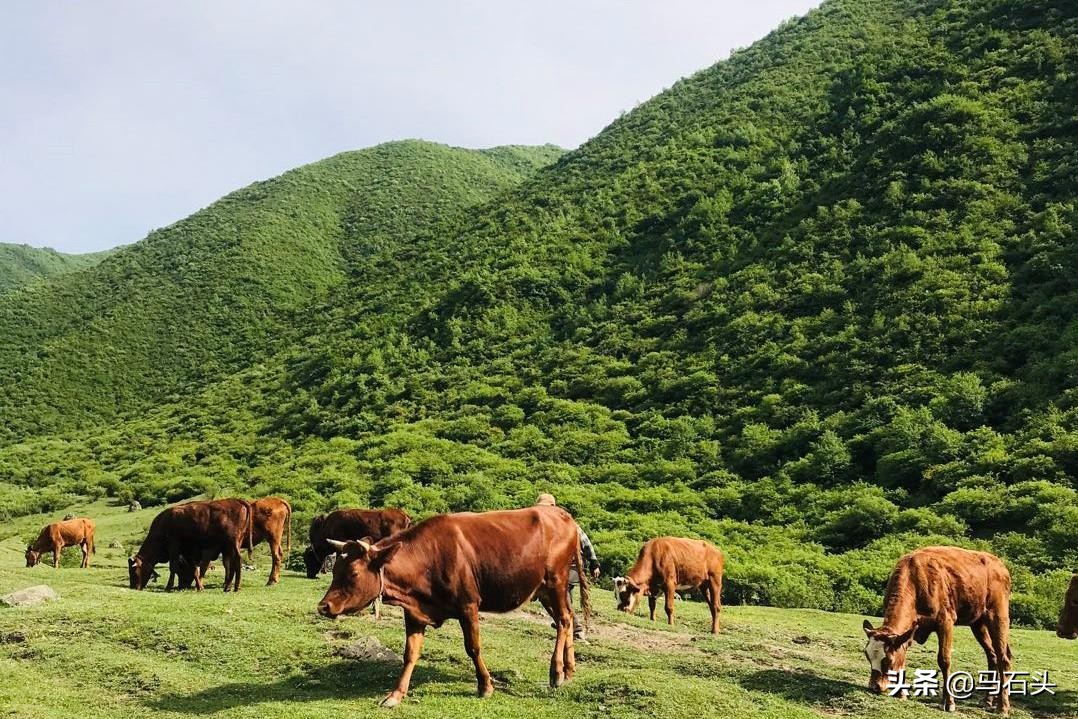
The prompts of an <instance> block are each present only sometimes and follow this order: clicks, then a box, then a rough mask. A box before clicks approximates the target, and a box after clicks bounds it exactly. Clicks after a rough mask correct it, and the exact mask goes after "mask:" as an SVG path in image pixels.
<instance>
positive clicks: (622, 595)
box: [614, 577, 644, 614]
mask: <svg viewBox="0 0 1078 719" xmlns="http://www.w3.org/2000/svg"><path fill="white" fill-rule="evenodd" d="M643 593H644V588H643V587H641V586H640V585H639V584H637V583H636V582H634V581H633V580H632V579H630V578H629V577H614V598H615V599H617V600H618V610H619V611H622V612H627V613H628V614H632V613H633V612H635V611H636V604H637V602H639V601H640V595H641V594H643Z"/></svg>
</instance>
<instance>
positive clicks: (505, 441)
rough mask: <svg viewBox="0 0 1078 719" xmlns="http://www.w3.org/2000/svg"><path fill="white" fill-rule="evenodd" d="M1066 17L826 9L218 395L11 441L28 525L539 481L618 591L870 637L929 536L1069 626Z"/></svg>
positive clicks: (308, 325)
mask: <svg viewBox="0 0 1078 719" xmlns="http://www.w3.org/2000/svg"><path fill="white" fill-rule="evenodd" d="M1076 30H1078V6H1075V5H1074V4H1073V3H1067V2H1062V1H1061V0H1053V1H1049V0H1032V1H1029V0H1023V1H1019V0H976V1H975V0H931V1H929V0H831V1H830V2H826V3H824V5H823V6H822V7H821V8H820V9H819V10H817V11H814V12H812V13H810V14H809V15H808V16H807V17H805V18H802V19H799V20H795V21H791V22H789V23H786V24H785V25H784V26H783V27H781V28H779V29H778V30H776V31H775V32H773V33H772V34H771V35H769V36H768V37H767V38H765V39H764V40H762V41H760V42H758V43H756V44H755V45H753V46H752V47H751V48H748V49H746V50H743V51H740V52H738V53H736V54H735V55H734V56H733V57H731V58H730V59H729V60H728V61H724V62H721V63H719V64H717V65H715V66H714V67H712V68H710V69H707V70H705V71H703V72H700V73H698V74H697V75H694V76H693V77H691V78H689V79H687V80H684V81H681V82H678V83H677V84H676V85H674V86H673V87H672V88H671V89H670V90H668V91H666V92H664V93H663V94H661V95H659V96H658V97H656V98H655V99H653V100H651V101H650V102H648V103H645V104H644V105H642V106H640V107H639V108H637V109H636V110H634V111H633V112H630V113H628V114H627V115H625V116H623V117H621V118H619V119H618V120H617V121H615V122H614V123H613V124H611V125H610V127H608V128H607V129H606V130H604V131H603V132H602V133H601V134H600V135H599V136H597V137H596V138H595V139H593V140H592V141H590V142H588V143H586V144H585V145H583V146H582V147H581V148H580V149H578V150H576V151H574V152H571V153H569V154H567V155H566V156H564V157H563V158H562V159H561V160H559V161H558V162H557V163H555V164H554V165H552V166H550V167H548V168H546V169H544V170H541V171H540V172H538V173H537V174H536V175H534V176H533V177H532V178H531V179H529V180H527V181H525V182H524V183H523V184H522V185H520V186H519V187H518V188H516V189H511V190H508V191H507V192H505V193H503V194H500V195H498V196H497V197H496V198H495V199H494V200H492V201H489V202H487V203H485V204H482V205H479V206H476V207H472V208H469V209H467V210H466V211H464V212H463V213H461V214H460V215H459V216H456V217H454V218H450V219H448V220H446V221H443V222H441V223H438V224H432V225H427V226H425V227H423V228H421V229H420V231H417V232H416V233H415V234H414V236H412V237H411V238H410V240H409V241H408V242H407V243H396V244H392V243H391V244H389V245H386V246H375V247H372V248H371V251H370V252H365V253H357V254H356V256H354V257H353V258H352V260H351V261H352V264H351V271H350V276H349V279H348V281H347V282H344V283H341V284H339V285H337V289H336V291H335V292H334V293H333V295H332V296H331V297H327V298H326V299H325V301H324V302H320V303H316V304H314V305H312V306H310V307H309V308H308V309H307V310H305V311H304V313H303V317H304V321H303V322H300V323H298V325H297V326H299V327H301V328H302V332H300V333H298V334H295V335H291V336H289V337H288V339H287V341H286V342H282V343H281V346H280V347H279V350H278V351H277V352H276V353H275V354H274V355H272V356H266V357H265V358H263V359H262V360H261V361H259V362H258V363H256V364H253V365H251V366H249V367H248V368H246V369H244V370H242V371H240V372H238V373H235V374H232V375H230V376H228V377H227V378H224V379H222V380H221V381H219V382H216V383H212V384H207V385H205V386H204V387H203V389H202V391H201V392H198V393H194V392H192V393H190V394H188V395H186V396H184V397H173V398H171V399H170V401H168V402H166V403H163V404H161V405H160V406H158V407H157V408H155V409H154V410H152V411H149V412H146V413H144V414H142V415H141V416H139V417H137V418H130V419H129V420H128V421H127V422H125V423H120V424H116V425H115V426H113V427H111V428H109V429H102V430H99V431H96V432H94V433H93V434H92V435H90V434H75V435H69V436H65V437H62V438H53V439H39V440H34V441H31V442H24V443H21V444H11V445H9V446H8V447H6V448H4V449H3V450H2V451H0V476H3V475H4V474H7V475H9V476H11V477H13V478H14V480H15V481H14V483H15V485H16V487H17V489H12V490H10V492H9V495H8V497H7V498H6V499H5V506H7V507H8V508H9V509H8V511H10V512H24V511H30V510H32V509H34V508H35V507H39V506H41V504H42V503H58V502H62V501H65V499H64V495H63V494H62V492H78V493H85V492H94V491H108V492H110V493H113V494H117V495H120V496H125V497H126V496H139V497H140V498H142V499H144V500H145V501H161V500H164V499H166V498H167V499H175V498H179V497H182V496H189V495H191V494H194V493H197V492H200V491H211V492H212V491H217V490H221V489H227V490H229V491H242V492H247V493H251V494H260V493H263V492H270V491H274V492H286V493H288V494H289V495H290V496H291V497H293V499H294V500H295V502H294V503H295V504H296V506H297V508H299V510H300V512H312V511H315V510H317V509H323V508H325V507H327V506H333V505H336V504H368V503H373V504H382V503H384V504H394V505H400V506H404V507H406V508H407V509H409V510H410V511H413V512H416V513H418V514H421V515H422V514H425V513H429V512H435V511H446V510H460V509H489V508H495V507H504V506H514V505H520V504H523V503H528V502H531V501H533V499H534V494H535V492H536V491H537V490H540V489H544V490H552V491H554V492H555V493H556V494H558V496H559V498H560V499H561V500H562V501H563V503H565V504H567V505H568V506H569V507H570V508H571V509H572V510H573V511H574V514H575V515H576V516H577V517H578V518H579V519H580V521H581V523H582V524H583V525H584V526H585V527H587V528H588V529H589V532H590V533H591V534H592V536H593V539H596V540H597V541H598V543H599V547H600V551H601V552H602V553H603V554H604V556H605V558H606V560H607V563H608V568H610V569H612V570H614V571H617V570H618V569H623V568H624V567H625V565H626V564H627V563H628V562H631V560H632V558H633V556H634V554H635V551H636V548H637V547H638V543H639V542H640V541H641V540H643V539H645V538H647V537H650V536H655V535H658V534H687V535H699V536H705V537H709V538H711V539H713V540H715V541H717V542H719V543H720V544H721V546H723V547H724V549H726V550H727V552H728V554H729V556H730V563H729V572H730V581H729V582H728V583H727V594H728V598H727V600H728V601H732V602H738V601H750V602H764V603H770V604H777V605H780V606H795V605H796V606H811V607H820V608H826V609H842V610H848V611H865V612H874V611H878V610H879V608H880V592H881V589H882V586H883V583H884V581H885V579H886V575H887V573H888V571H889V569H890V567H891V565H892V563H893V561H894V559H895V558H896V557H897V556H898V554H900V553H901V552H902V551H904V550H905V549H908V548H910V547H913V546H918V545H922V544H925V543H929V542H946V543H964V544H976V545H979V546H984V547H988V548H991V549H993V550H994V551H996V552H999V553H1000V554H1002V555H1003V556H1004V557H1005V558H1006V559H1007V560H1008V562H1009V563H1010V565H1011V567H1012V570H1013V572H1014V576H1015V586H1016V591H1017V593H1016V597H1015V603H1014V615H1015V616H1016V617H1017V618H1018V620H1019V621H1023V622H1028V623H1041V624H1046V623H1048V622H1049V621H1051V620H1052V618H1053V615H1054V614H1055V613H1056V612H1057V611H1058V597H1059V596H1062V588H1063V584H1064V582H1065V579H1066V578H1067V577H1069V570H1070V568H1071V567H1072V566H1073V564H1074V563H1075V562H1076V561H1078V535H1076V533H1075V532H1074V527H1075V526H1078V497H1076V492H1075V489H1076V479H1075V478H1076V476H1078V402H1076V398H1078V370H1076V367H1078V325H1076V324H1075V322H1076V320H1075V317H1078V312H1076V310H1078V242H1076V240H1078V238H1076V237H1075V226H1076V223H1078V215H1076V212H1075V197H1078V148H1076V146H1075V143H1076V141H1078V132H1076V129H1078V123H1076V117H1075V109H1074V108H1075V105H1074V101H1073V100H1074V97H1076V96H1078V84H1076V83H1078V42H1075V40H1076Z"/></svg>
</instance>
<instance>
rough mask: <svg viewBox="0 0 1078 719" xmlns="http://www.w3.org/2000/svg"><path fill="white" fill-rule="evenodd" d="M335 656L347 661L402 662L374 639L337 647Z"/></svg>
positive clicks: (363, 638)
mask: <svg viewBox="0 0 1078 719" xmlns="http://www.w3.org/2000/svg"><path fill="white" fill-rule="evenodd" d="M334 654H336V655H337V656H339V657H344V658H345V659H361V660H364V661H378V662H399V661H400V660H401V659H400V657H398V656H397V653H396V652H395V651H393V650H392V649H390V648H389V647H387V646H385V645H384V644H382V643H381V642H380V641H378V640H377V639H375V638H374V637H361V638H360V639H359V641H356V642H352V643H351V644H346V645H344V646H343V647H337V650H336V651H335V652H334Z"/></svg>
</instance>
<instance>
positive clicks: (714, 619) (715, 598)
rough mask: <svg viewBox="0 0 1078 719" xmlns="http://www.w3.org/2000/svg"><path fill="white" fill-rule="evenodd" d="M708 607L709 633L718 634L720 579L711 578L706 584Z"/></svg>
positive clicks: (720, 605)
mask: <svg viewBox="0 0 1078 719" xmlns="http://www.w3.org/2000/svg"><path fill="white" fill-rule="evenodd" d="M707 603H708V606H709V607H710V608H711V633H712V634H718V633H719V612H721V611H722V577H718V578H715V577H712V578H711V579H710V581H709V584H708V598H707Z"/></svg>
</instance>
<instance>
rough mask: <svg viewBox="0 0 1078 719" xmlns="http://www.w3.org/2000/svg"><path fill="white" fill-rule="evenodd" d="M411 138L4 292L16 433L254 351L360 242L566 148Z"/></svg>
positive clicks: (68, 421) (6, 403) (5, 382)
mask: <svg viewBox="0 0 1078 719" xmlns="http://www.w3.org/2000/svg"><path fill="white" fill-rule="evenodd" d="M560 152H561V151H560V150H558V149H557V148H553V147H544V148H520V147H506V148H495V149H492V150H484V151H474V150H463V149H457V148H450V147H445V146H441V145H435V144H432V143H424V142H414V141H413V142H399V143H390V144H387V145H381V146H379V147H375V148H371V149H368V150H363V151H359V152H348V153H343V154H341V155H337V156H336V157H332V158H329V159H326V160H323V161H321V162H316V163H313V164H311V165H306V166H304V167H301V168H298V169H296V170H293V171H291V172H288V173H285V174H284V175H281V176H280V177H277V178H274V179H272V180H268V181H265V182H258V183H255V184H253V185H251V186H250V187H247V188H244V189H242V190H239V191H237V192H234V193H232V194H230V195H228V196H227V197H225V198H223V199H221V200H219V201H218V202H216V203H214V204H213V205H212V206H210V207H208V208H206V209H205V210H202V211H200V212H198V213H196V214H194V215H192V216H191V217H189V218H187V219H185V220H182V221H180V222H177V223H176V224H174V225H171V226H169V227H166V228H164V229H161V230H157V231H155V232H153V233H151V234H150V235H149V236H148V237H147V238H146V239H145V240H143V241H141V242H138V243H135V244H133V245H130V246H128V247H124V248H122V249H120V250H118V251H117V252H116V253H115V254H114V255H113V256H112V257H111V258H110V260H109V261H108V262H106V263H104V264H102V265H100V266H98V267H96V268H95V269H94V271H92V272H85V273H78V274H73V275H69V276H65V277H62V278H58V279H57V280H56V281H54V282H51V283H46V284H39V285H35V286H33V287H28V288H25V289H23V290H21V291H18V292H11V293H8V294H6V295H4V296H2V297H0V336H3V337H4V340H5V341H4V342H3V344H0V415H3V416H5V418H10V423H8V424H7V426H5V427H3V428H0V441H4V440H10V439H11V438H12V437H18V436H25V435H26V434H33V433H39V432H42V431H47V430H55V429H63V428H67V427H73V426H80V425H87V424H92V423H95V422H99V421H101V420H105V419H108V418H111V417H114V416H115V415H116V414H117V413H119V412H124V411H130V410H134V409H137V408H140V407H144V406H146V405H147V404H148V403H150V402H152V401H153V400H155V399H160V398H161V397H163V396H165V395H166V394H167V393H169V392H175V391H178V390H180V389H181V388H183V387H185V386H187V385H189V384H190V383H193V382H200V381H206V380H208V379H211V378H213V377H216V376H218V375H219V374H220V373H221V372H223V371H227V370H235V369H237V368H239V367H243V366H246V365H247V364H248V363H249V362H250V361H252V359H254V358H255V357H257V356H258V355H259V354H260V353H262V352H264V351H267V349H268V348H269V347H270V346H271V345H272V344H273V343H274V342H275V341H277V340H278V338H279V336H280V335H281V333H282V332H283V331H284V329H285V327H286V326H287V317H288V316H289V314H290V313H291V312H294V311H296V310H297V309H300V308H302V307H303V306H304V305H305V304H306V303H308V302H310V301H312V300H313V299H315V298H319V297H321V296H323V295H324V294H325V293H326V292H327V291H328V290H329V289H330V288H332V287H334V286H335V285H337V284H339V283H340V282H341V281H342V280H343V279H344V278H345V277H346V275H347V273H348V270H349V266H350V257H351V256H352V255H354V254H356V253H360V254H362V253H368V252H373V251H375V249H377V248H381V247H385V246H388V245H392V244H393V243H396V242H404V243H406V242H407V238H408V237H409V236H410V235H411V234H412V233H415V232H417V231H419V230H420V229H422V228H423V227H424V226H426V225H428V224H429V223H431V222H435V221H439V220H441V219H442V218H443V216H445V215H447V214H449V213H452V212H455V211H456V210H458V209H459V208H461V207H464V206H467V205H469V204H473V203H475V202H478V201H480V200H483V199H486V198H487V197H489V196H491V195H492V194H494V193H496V192H498V191H500V190H503V189H505V188H507V187H509V186H511V185H513V184H515V183H517V182H519V181H520V180H521V179H522V177H523V176H525V175H526V174H528V173H530V172H531V171H533V170H534V169H535V168H536V167H538V166H540V165H543V164H545V163H547V162H550V161H551V160H553V159H554V158H556V157H557V156H558V154H560Z"/></svg>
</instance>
